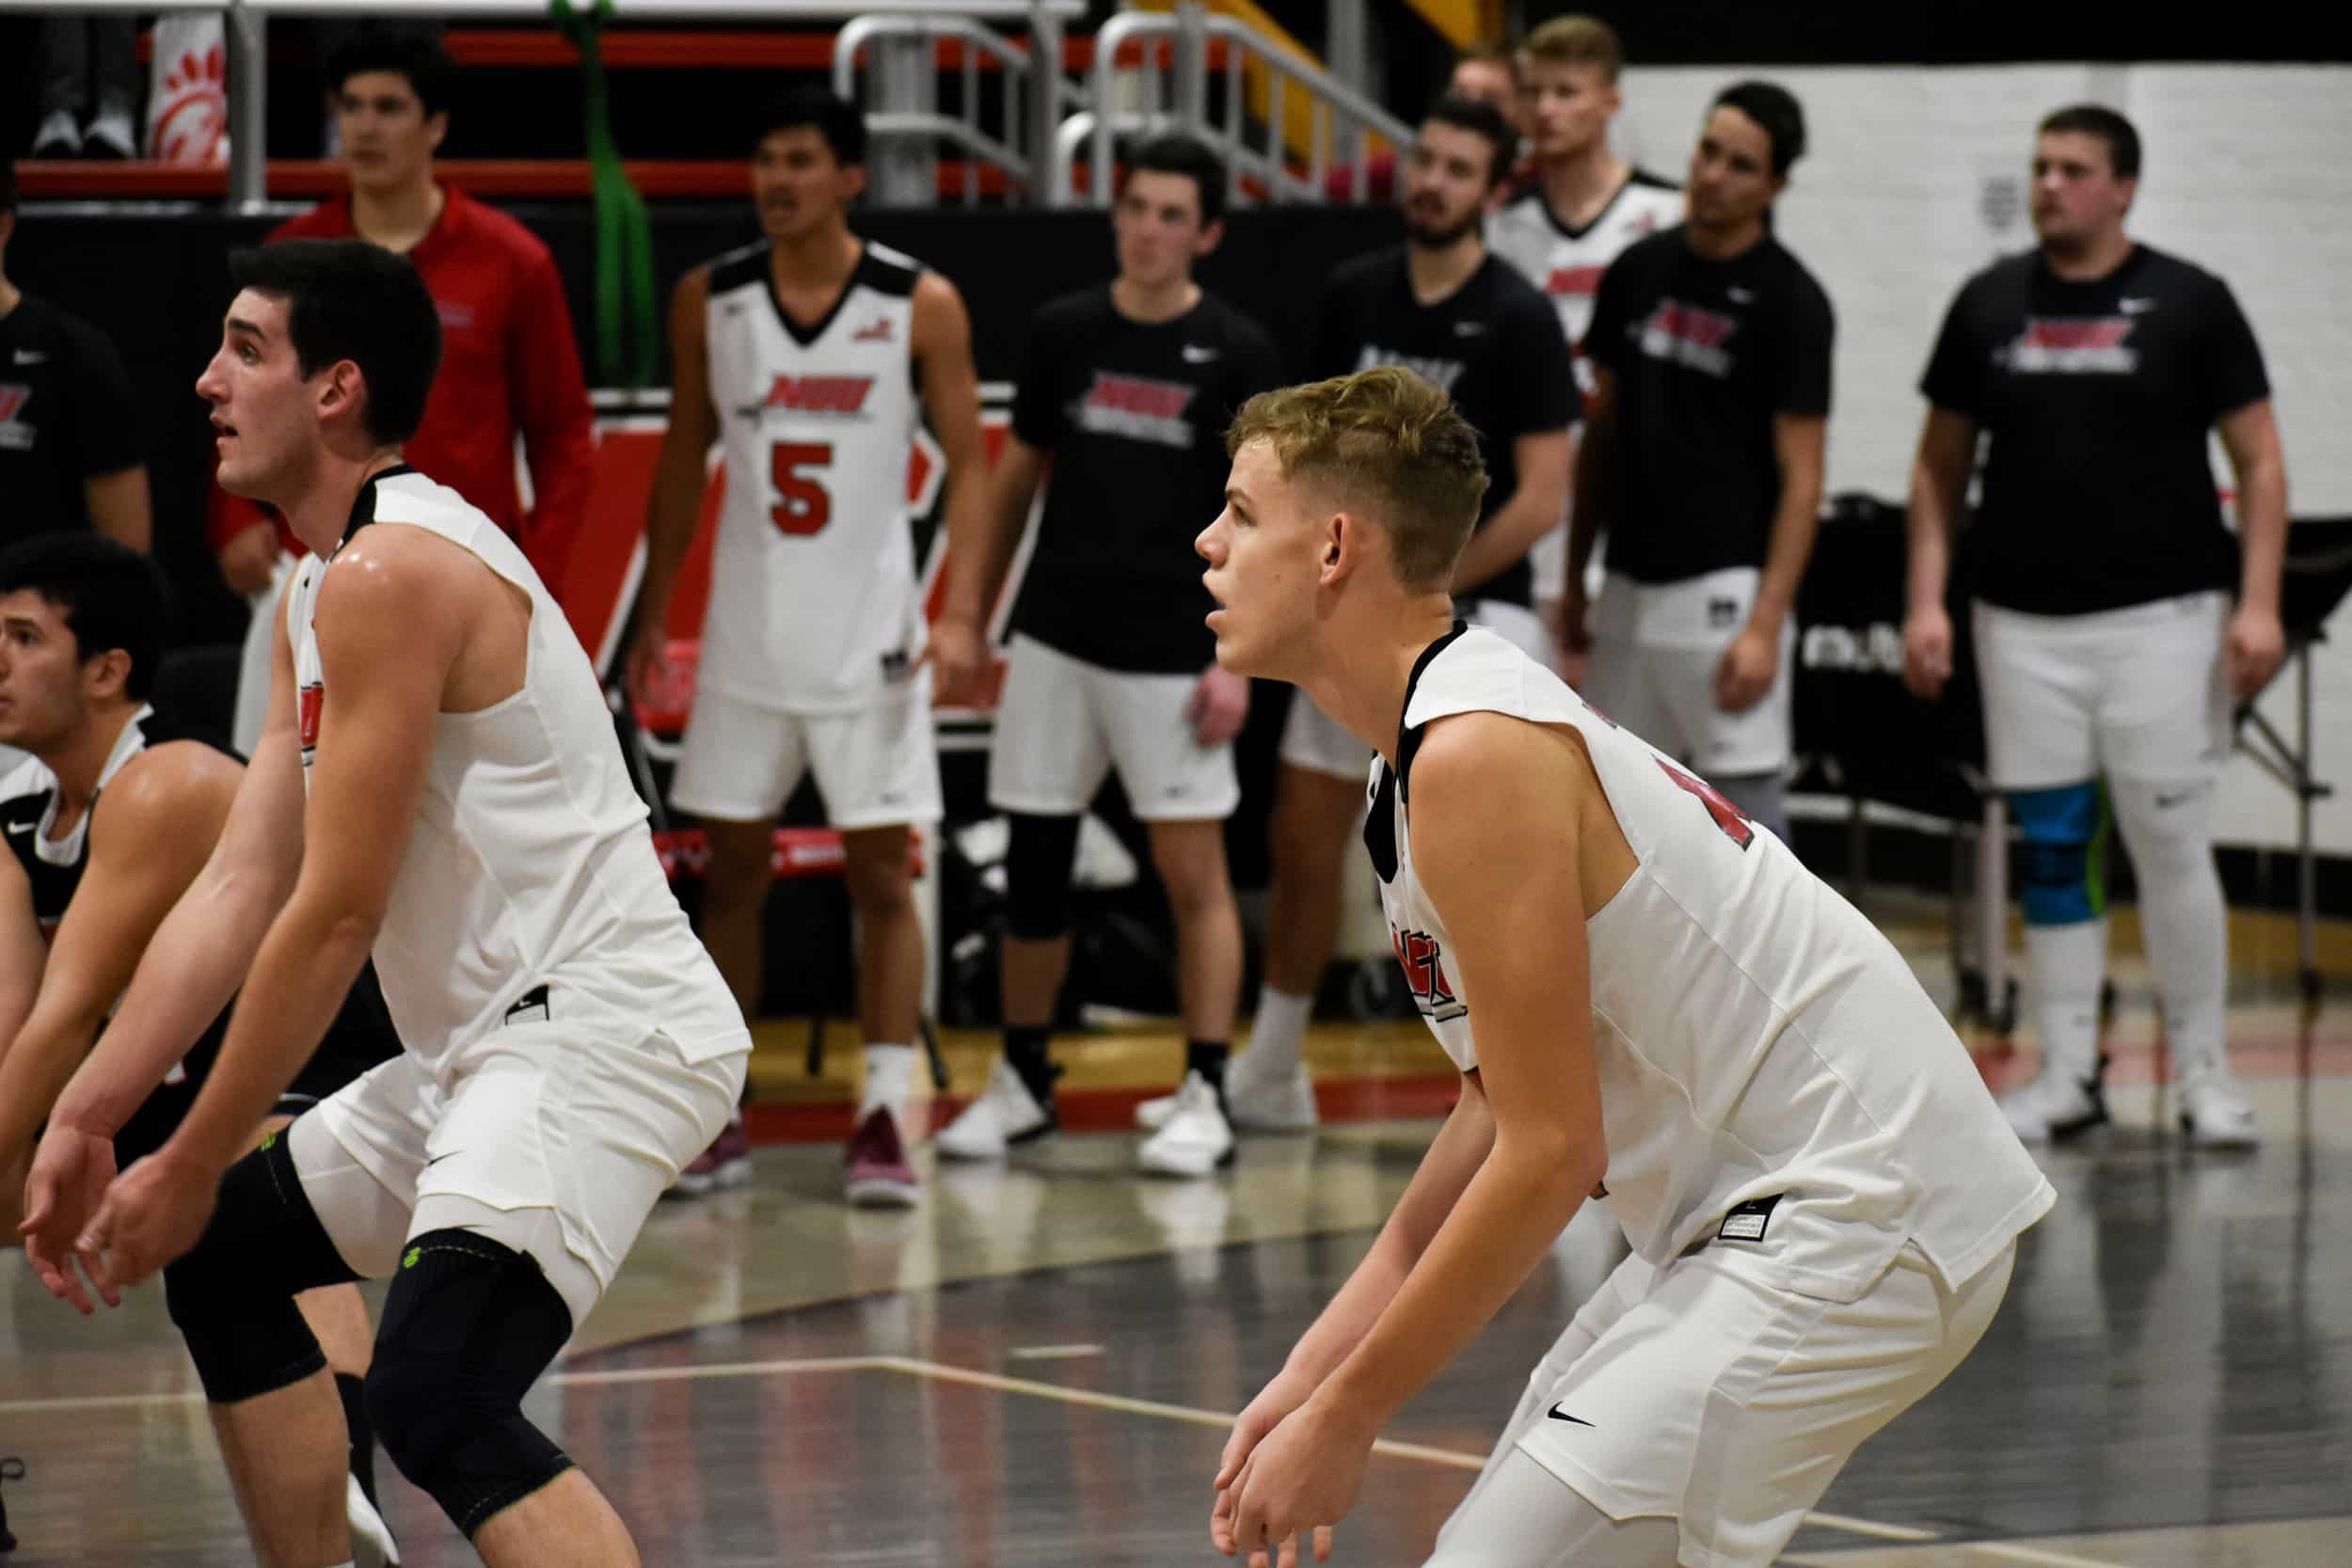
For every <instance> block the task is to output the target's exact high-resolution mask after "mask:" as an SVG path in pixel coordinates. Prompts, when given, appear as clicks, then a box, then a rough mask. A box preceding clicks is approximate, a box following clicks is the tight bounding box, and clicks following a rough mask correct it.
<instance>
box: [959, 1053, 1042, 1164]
mask: <svg viewBox="0 0 2352 1568" xmlns="http://www.w3.org/2000/svg"><path fill="white" fill-rule="evenodd" d="M1056 1126H1057V1122H1056V1121H1055V1119H1054V1113H1053V1112H1051V1111H1049V1110H1047V1109H1046V1108H1045V1107H1044V1106H1042V1105H1040V1104H1039V1103H1038V1102H1037V1096H1035V1095H1033V1094H1031V1093H1030V1092H1029V1085H1026V1084H1025V1083H1023V1082H1022V1081H1021V1074H1019V1073H1018V1072H1015V1071H1014V1070H1013V1069H1012V1064H1011V1063H1010V1062H1008V1061H1006V1060H1005V1059H1004V1058H1003V1057H1002V1056H999V1057H997V1058H996V1065H995V1066H994V1067H993V1068H990V1069H988V1087H986V1088H985V1089H982V1090H981V1091H980V1097H979V1098H978V1099H977V1100H975V1101H972V1103H971V1104H969V1105H966V1106H965V1107H964V1108H963V1111H962V1113H961V1115H959V1116H958V1117H956V1119H955V1120H953V1121H951V1122H949V1123H948V1124H947V1125H946V1126H945V1127H943V1128H941V1129H940V1130H939V1134H938V1136H936V1137H934V1138H933V1139H932V1140H931V1142H932V1143H933V1144H934V1145H935V1146H937V1148H938V1149H939V1152H940V1153H942V1154H944V1155H946V1157H947V1158H948V1159H950V1160H1001V1159H1003V1158H1004V1157H1005V1151H1006V1150H1007V1149H1009V1148H1011V1147H1012V1146H1013V1145H1014V1144H1018V1143H1026V1142H1028V1141H1029V1140H1030V1139H1031V1138H1041V1137H1043V1136H1044V1135H1045V1134H1046V1133H1048V1132H1052V1131H1053V1130H1054V1129H1055V1127H1056Z"/></svg>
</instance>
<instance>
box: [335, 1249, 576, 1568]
mask: <svg viewBox="0 0 2352 1568" xmlns="http://www.w3.org/2000/svg"><path fill="white" fill-rule="evenodd" d="M571 1333H572V1314H571V1309H570V1308H569V1307H565V1306H564V1298H563V1297H562V1296H560V1295H558V1294H556V1291H555V1287H554V1286H552V1285H550V1284H548V1280H547V1276H546V1275H544V1274H542V1273H540V1271H539V1265H538V1264H537V1263H534V1262H532V1260H531V1259H529V1258H527V1257H525V1256H524V1255H523V1254H521V1253H518V1252H516V1251H515V1250H513V1249H512V1248H510V1247H506V1246H503V1245H501V1244H500V1243H497V1242H494V1241H491V1240H490V1239H489V1238H487V1237H485V1236H480V1235H477V1234H475V1233H474V1232H473V1231H470V1230H435V1231H431V1232H429V1233H427V1234H425V1235H422V1236H418V1237H415V1238H413V1239H412V1240H411V1241H410V1243H409V1244H408V1246H407V1249H406V1250H405V1251H404V1252H403V1253H402V1254H401V1255H400V1267H399V1268H398V1269H397V1270H395V1271H394V1272H393V1274H392V1289H391V1294H390V1296H389V1298H388V1299H387V1300H386V1302H385V1304H384V1323H383V1326H382V1327H380V1328H379V1329H378V1330H377V1331H376V1336H375V1361H374V1364H373V1367H372V1368H371V1369H370V1370H369V1372H368V1416H369V1418H371V1419H372V1420H373V1422H374V1423H375V1436H376V1441H377V1442H379V1443H380V1444H382V1445H383V1448H384V1451H385V1452H386V1453H388V1454H389V1455H391V1456H392V1463H393V1464H395V1465H399V1466H400V1473H401V1474H402V1475H404V1476H406V1477H407V1478H408V1479H409V1480H410V1481H414V1482H415V1483H416V1484H417V1485H418V1486H419V1487H421V1488H422V1489H423V1490H424V1491H425V1492H426V1493H428V1494H430V1495H431V1497H432V1498H433V1500H434V1501H435V1502H437V1503H438V1504H440V1505H441V1512H442V1513H446V1514H448V1515H449V1517H450V1520H451V1522H452V1523H453V1524H454V1525H456V1527H457V1528H459V1529H460V1530H461V1531H463V1532H464V1533H465V1534H466V1535H467V1536H468V1537H471V1536H472V1534H473V1532H474V1531H475V1530H476V1529H477V1528H480V1527H481V1525H482V1522H483V1521H484V1520H485V1519H487V1518H489V1517H490V1515H492V1514H493V1513H498V1512H499V1510H501V1509H502V1508H505V1507H506V1506H508V1505H509V1504H511V1503H515V1502H518V1501H520V1500H521V1499H523V1498H524V1497H529V1496H530V1495H531V1494H532V1493H533V1492H536V1491H537V1490H539V1488H541V1487H542V1486H545V1485H546V1484H547V1483H548V1481H553V1480H554V1479H555V1478H556V1477H557V1476H559V1475H562V1474H563V1473H564V1471H565V1470H568V1469H570V1468H571V1465H572V1461H571V1458H570V1456H569V1455H567V1454H565V1453H564V1450H563V1449H559V1448H557V1447H556V1446H555V1445H554V1444H553V1443H550V1442H548V1439H547V1436H546V1435H545V1434H544V1433H541V1432H540V1431H539V1429H538V1428H537V1427H534V1426H532V1424H531V1423H530V1422H529V1421H527V1420H525V1419H524V1418H523V1412H522V1400H523V1394H524V1393H525V1391H526V1390H528V1389H529V1388H530V1387H531V1385H532V1382H533V1381H534V1380H536V1379H537V1377H538V1376H539V1374H540V1373H541V1372H543V1371H545V1370H547V1368H548V1363H549V1362H551V1361H553V1360H554V1359H555V1356H556V1353H557V1352H558V1351H560V1350H562V1349H563V1348H564V1340H566V1339H568V1338H571Z"/></svg>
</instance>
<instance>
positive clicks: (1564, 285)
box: [1544, 267, 1609, 299]
mask: <svg viewBox="0 0 2352 1568" xmlns="http://www.w3.org/2000/svg"><path fill="white" fill-rule="evenodd" d="M1608 270H1609V269H1608V268H1607V267H1554V268H1552V269H1551V275H1550V276H1549V277H1546V278H1545V279H1544V293H1548V294H1570V295H1574V296H1575V297H1577V298H1580V299H1589V298H1591V297H1592V296H1593V295H1594V294H1596V293H1599V292H1600V275H1601V274H1602V273H1605V272H1607V271H1608Z"/></svg>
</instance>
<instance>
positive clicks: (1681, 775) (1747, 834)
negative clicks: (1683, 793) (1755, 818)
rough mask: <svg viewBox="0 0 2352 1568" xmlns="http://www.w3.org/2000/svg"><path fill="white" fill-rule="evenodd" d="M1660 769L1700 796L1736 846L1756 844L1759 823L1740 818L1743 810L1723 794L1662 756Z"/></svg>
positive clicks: (1700, 802) (1680, 785) (1683, 787)
mask: <svg viewBox="0 0 2352 1568" xmlns="http://www.w3.org/2000/svg"><path fill="white" fill-rule="evenodd" d="M1658 766H1659V767H1660V768H1662V769H1663V770H1664V771H1665V774H1666V777H1668V778H1670V779H1672V780H1673V781H1674V783H1675V787H1676V788H1677V789H1687V790H1689V791H1690V792H1691V793H1692V794H1693V795H1695V796H1697V797H1698V800H1699V804H1700V805H1703V806H1705V807H1706V808H1707V815H1708V816H1711V817H1713V818H1714V819H1715V826H1717V827H1718V828H1721V829H1722V830H1723V831H1724V836H1725V837H1727V838H1729V839H1730V840H1731V842H1732V843H1734V844H1737V845H1738V846H1739V847H1740V848H1742V849H1745V848H1746V847H1748V846H1749V845H1751V844H1754V843H1755V842H1756V824H1754V823H1753V822H1750V821H1749V820H1748V819H1747V818H1746V817H1744V816H1740V808H1739V807H1738V806H1735V805H1733V804H1732V803H1731V802H1730V801H1729V800H1724V797H1723V792H1722V791H1720V790H1718V789H1717V788H1716V787H1715V786H1714V785H1713V784H1708V782H1707V781H1706V780H1704V779H1699V778H1694V777H1692V775H1691V774H1688V773H1685V772H1684V771H1683V770H1682V769H1681V768H1677V767H1676V766H1675V765H1674V764H1673V763H1671V762H1668V761H1666V760H1665V759H1664V758H1662V757H1661V758H1660V759H1659V763H1658Z"/></svg>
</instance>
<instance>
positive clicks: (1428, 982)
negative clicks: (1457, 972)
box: [1389, 926, 1470, 1023]
mask: <svg viewBox="0 0 2352 1568" xmlns="http://www.w3.org/2000/svg"><path fill="white" fill-rule="evenodd" d="M1389 942H1390V944H1391V946H1392V947H1394V948H1395V950H1396V962H1397V967H1398V968H1400V969H1402V970H1404V971H1405V985H1406V989H1407V990H1410V991H1411V992H1412V993H1413V1006H1416V1007H1418V1008H1420V1009H1421V1010H1422V1013H1423V1014H1424V1015H1426V1016H1427V1017H1428V1019H1429V1021H1430V1022H1433V1023H1444V1022H1448V1021H1450V1020H1453V1019H1457V1018H1461V1017H1463V1016H1465V1015H1466V1014H1468V1013H1469V1012H1470V1009H1469V1008H1468V1007H1466V1006H1462V1003H1461V1000H1460V999H1459V998H1458V997H1456V996H1455V995H1454V982H1453V981H1451V980H1448V979H1447V978H1446V977H1445V954H1444V953H1443V951H1442V950H1440V948H1439V947H1438V939H1437V938H1436V937H1433V936H1431V935H1430V934H1429V933H1428V932H1426V931H1400V930H1398V929H1397V928H1396V927H1393V926H1391V927H1389Z"/></svg>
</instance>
